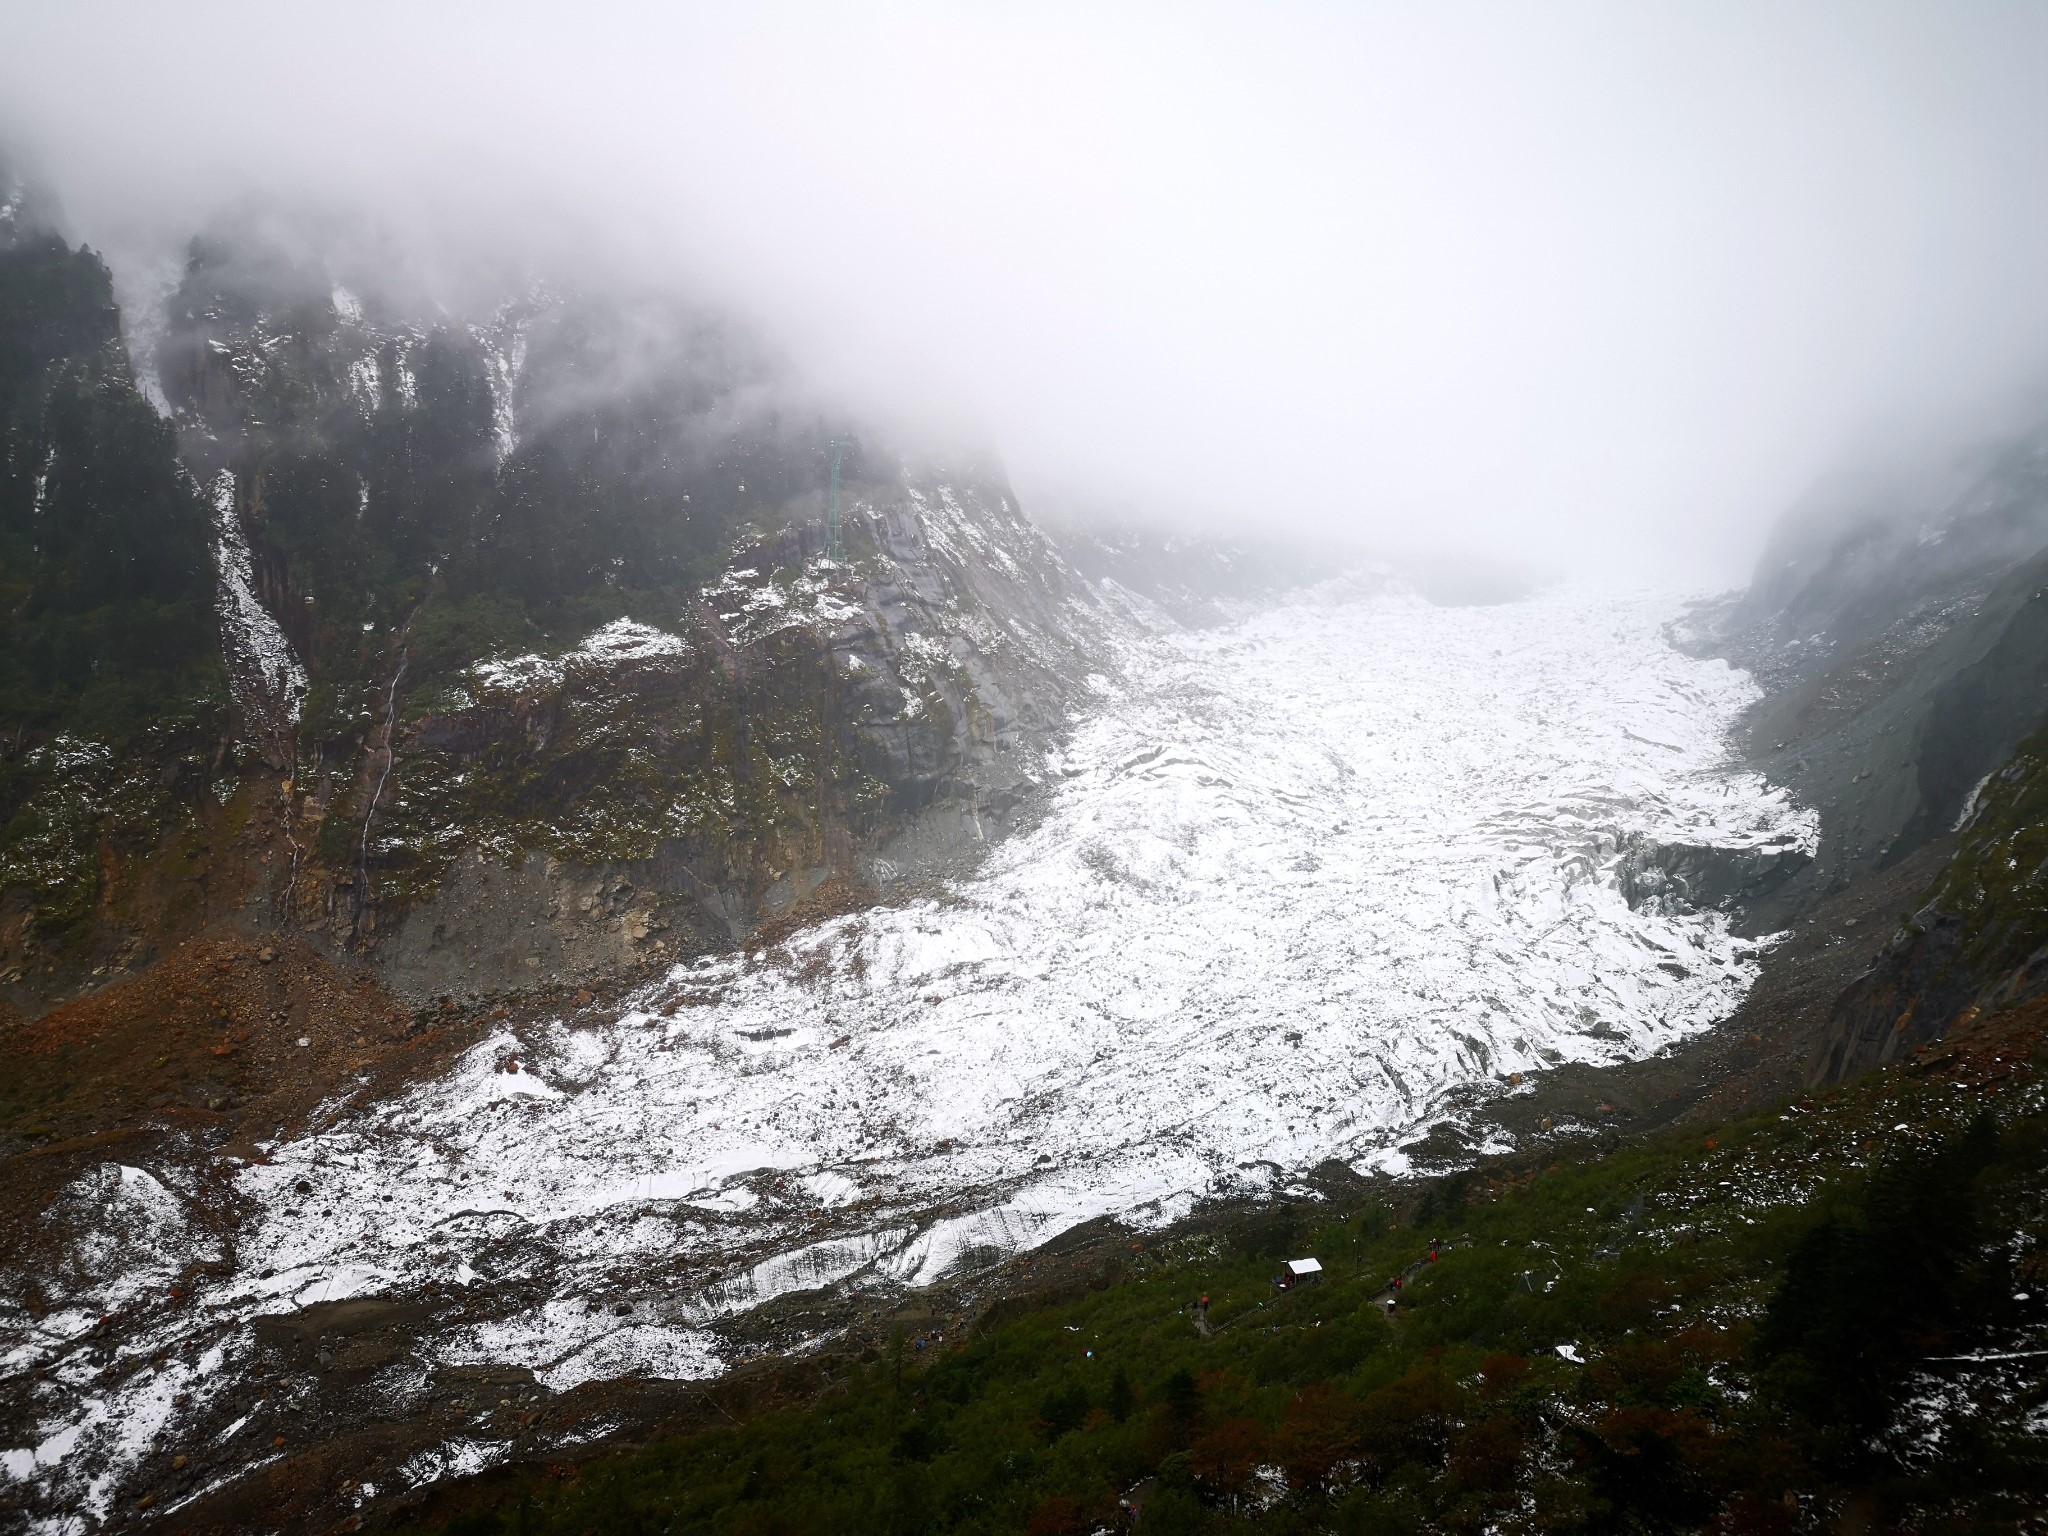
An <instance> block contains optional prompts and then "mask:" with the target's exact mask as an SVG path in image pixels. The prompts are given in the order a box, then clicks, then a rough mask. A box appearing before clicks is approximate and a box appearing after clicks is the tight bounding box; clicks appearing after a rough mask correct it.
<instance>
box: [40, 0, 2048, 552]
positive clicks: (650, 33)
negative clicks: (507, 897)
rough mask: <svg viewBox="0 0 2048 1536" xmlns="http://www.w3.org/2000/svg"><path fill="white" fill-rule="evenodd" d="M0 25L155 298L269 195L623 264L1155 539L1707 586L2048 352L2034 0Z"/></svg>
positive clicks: (121, 265) (430, 288)
mask: <svg viewBox="0 0 2048 1536" xmlns="http://www.w3.org/2000/svg"><path fill="white" fill-rule="evenodd" d="M110 36H117V37H118V38H119V39H120V40H121V41H120V44H119V46H111V47H110V46H108V45H107V42H106V39H107V38H108V37H110ZM7 41H8V43H9V46H8V48H7V49H6V51H5V63H4V65H0V68H4V69H5V70H6V74H5V76H4V78H5V81H6V90H5V92H4V95H5V98H6V101H7V107H6V109H5V110H6V113H7V131H8V136H9V138H10V140H12V141H15V142H17V143H18V144H19V146H20V147H21V149H22V151H23V152H24V153H26V154H30V155H32V156H34V157H35V161H36V163H37V164H40V165H41V166H43V167H44V168H45V170H46V171H47V174H48V179H49V180H50V181H51V182H52V183H53V184H56V185H57V186H58V187H59V189H60V191H61V195H62V197H63V200H64V206H65V207H66V209H67V210H68V212H69V217H70V224H69V233H70V235H71V237H72V238H73V239H74V240H76V239H85V240H87V241H89V242H90V243H91V244H92V245H93V246H94V248H95V249H97V250H101V251H103V252H105V253H107V255H108V257H109V259H110V261H111V262H112V264H113V266H114V268H115V271H116V273H117V276H121V279H122V281H123V282H124V283H126V282H128V281H129V279H128V278H127V277H126V276H125V275H124V274H126V273H127V272H130V271H132V272H133V273H135V274H136V275H135V277H134V279H133V281H134V283H135V284H136V285H137V290H138V293H137V296H138V297H139V296H140V295H141V292H142V290H144V289H148V288H150V286H151V285H152V284H153V283H155V282H157V281H159V280H160V278H161V276H162V274H163V271H164V263H165V262H166V261H167V260H169V261H171V262H173V263H174V264H175V263H176V262H178V261H181V260H182V256H181V255H180V252H181V251H182V244H183V242H184V241H185V240H186V239H187V238H189V236H190V235H191V233H192V232H193V231H194V230H195V229H197V228H199V227H202V226H203V225H204V224H205V223H206V222H207V221H208V220H209V219H210V218H212V217H213V216H214V215H215V214H216V213H217V212H218V211H219V210H221V209H223V208H229V207H234V206H238V205H243V204H246V203H248V202H251V201H253V202H254V203H255V204H256V205H257V206H258V207H259V208H261V207H264V206H275V205H278V204H282V205H284V206H285V207H287V208H288V209H296V210H305V211H309V212H311V213H313V214H317V215H321V216H325V217H329V219H330V224H329V230H328V233H327V234H326V235H325V236H323V237H321V238H320V240H319V241H318V243H319V244H320V245H321V246H322V248H323V250H325V251H326V252H327V253H328V254H330V255H334V254H337V253H341V254H343V255H344V260H343V262H342V263H341V265H343V266H344V267H348V266H359V265H361V264H363V263H368V264H370V265H373V266H380V267H381V268H382V269H384V275H385V276H386V277H390V276H391V269H392V268H394V267H397V266H399V265H400V264H401V258H402V261H403V263H404V264H406V265H407V266H408V267H409V269H410V275H411V277H412V278H413V279H414V280H416V281H418V282H419V283H420V284H421V285H422V286H423V291H425V292H427V293H430V294H431V295H432V296H433V297H435V298H436V299H438V300H439V301H440V302H444V303H448V304H450V305H451V306H453V307H454V308H456V309H458V310H465V312H466V309H467V307H468V306H467V305H466V304H465V303H464V302H463V295H465V294H466V293H468V292H469V290H470V289H471V288H473V287H475V286H478V285H477V284H476V275H477V273H478V272H479V271H480V270H481V271H485V272H489V273H492V274H493V275H496V274H497V273H498V272H501V271H503V270H505V269H511V270H515V271H516V270H519V269H521V268H522V267H523V266H525V265H526V264H528V263H529V262H533V263H537V264H538V265H540V266H541V267H542V268H544V269H548V270H552V271H555V272H558V273H559V272H560V271H561V270H562V269H563V268H564V267H568V266H572V265H574V266H579V267H582V268H584V269H586V270H589V269H591V268H597V269H600V270H602V269H607V268H608V269H609V272H610V274H611V275H613V276H614V277H615V278H620V279H622V280H623V281H624V282H625V285H626V286H627V287H629V288H630V287H632V286H633V285H634V280H635V279H637V280H639V281H640V282H642V283H644V282H646V281H647V280H649V279H653V280H654V281H655V282H656V283H657V285H658V286H661V287H663V288H667V289H671V290H676V289H679V290H681V291H683V292H685V293H688V294H691V295H693V296H694V297H695V298H697V299H698V300H699V301H709V302H712V303H714V304H716V305H719V306H723V307H732V306H737V307H739V308H741V309H743V310H745V311H747V312H749V313H751V314H753V315H754V316H755V317H757V318H758V319H760V320H761V321H762V322H764V323H765V324H766V326H767V328H768V330H769V332H770V333H771V334H772V335H774V336H775V337H776V339H777V341H778V343H779V344H780V345H782V346H784V347H786V348H787V349H788V350H789V351H790V352H791V353H792V355H795V356H797V357H798V358H799V359H800V361H801V363H802V364H803V368H804V371H805V372H806V373H807V374H808V375H809V376H811V377H813V378H814V379H817V380H820V381H822V383H823V384H824V386H825V387H826V388H827V389H828V391H830V392H833V393H835V395H836V396H837V397H838V398H841V399H852V400H857V401H859V402H860V404H861V407H862V409H863V410H865V411H867V412H869V413H879V412H881V411H883V410H885V409H886V410H887V411H888V412H890V413H892V414H893V415H894V416H896V417H900V418H903V419H905V420H907V422H909V423H910V424H914V425H916V426H918V427H919V428H920V429H922V430H926V431H931V432H936V433H940V434H943V435H946V436H948V437H949V438H950V439H951V440H952V441H954V442H955V443H965V444H968V445H971V446H977V447H989V448H993V449H994V450H996V451H998V452H1000V453H1001V454H1002V455H1003V457H1004V459H1005V461H1006V462H1007V463H1008V464H1009V466H1010V468H1011V471H1012V472H1013V473H1014V474H1016V475H1018V476H1019V477H1020V483H1021V484H1022V485H1023V487H1024V488H1025V490H1026V491H1027V493H1029V494H1030V495H1031V496H1032V497H1033V498H1034V499H1038V498H1039V496H1040V493H1041V492H1045V493H1048V494H1051V495H1054V496H1057V497H1060V498H1062V499H1078V500H1082V501H1085V502H1088V503H1091V504H1092V503H1094V502H1099V501H1102V500H1105V499H1108V500H1117V499H1131V500H1136V501H1137V502H1139V503H1140V504H1142V505H1144V506H1146V507H1147V508H1148V509H1150V510H1149V514H1148V515H1152V516H1156V517H1160V518H1163V519H1165V520H1167V521H1170V522H1172V523H1174V524H1176V525H1195V526H1201V527H1205V528H1213V527H1219V526H1220V527H1222V528H1225V529H1229V528H1232V527H1237V528H1243V527H1247V526H1254V525H1255V526H1258V527H1261V528H1266V527H1272V526H1275V525H1284V526H1286V527H1288V528H1290V529H1291V530H1293V531H1295V532H1297V533H1299V534H1303V535H1307V536H1312V537H1318V538H1329V539H1339V540H1342V541H1343V542H1346V543H1351V542H1358V543H1363V544H1366V545H1370V546H1373V547H1382V548H1398V549H1405V548H1407V547H1409V546H1411V545H1415V544H1422V545H1426V546H1428V547H1429V548H1431V549H1435V550H1437V551H1439V552H1445V551H1448V552H1451V553H1458V554H1468V555H1484V556H1487V557H1489V558H1505V559H1508V560H1510V561H1522V562H1534V563H1544V562H1548V563H1549V564H1550V565H1552V566H1561V567H1574V566H1577V567H1587V566H1598V567H1603V568H1620V569H1650V570H1655V571H1658V572H1662V573H1667V574H1670V575H1673V576H1676V577H1679V578H1681V579H1685V578H1690V577H1691V576H1692V575H1693V574H1694V573H1699V572H1705V573H1707V575H1708V579H1709V580H1710V581H1712V582H1714V583H1716V584H1732V583H1733V582H1734V581H1736V580H1738V579H1739V578H1740V577H1741V576H1742V575H1744V574H1746V571H1747V568H1748V566H1749V563H1750V561H1751V560H1752V559H1753V558H1754V554H1755V551H1756V549H1757V548H1758V547H1759V545H1760V544H1761V541H1762V538H1763V535H1764V533H1765V531H1766V530H1767V528H1768V526H1769V525H1770V522H1771V520H1772V519H1773V518H1774V517H1775V516H1776V513H1777V511H1778V509H1779V508H1780V507H1782V506H1783V505H1785V504H1787V503H1788V502H1790V501H1792V500H1793V499H1795V498H1796V497H1797V496H1798V495H1799V494H1800V493H1801V492H1802V491H1803V490H1804V489H1805V487H1806V486H1807V485H1808V484H1809V483H1811V482H1812V481H1814V480H1815V479H1817V478H1819V477H1820V476H1821V475H1823V474H1824V473H1827V472H1830V471H1831V470H1833V469H1834V468H1835V467H1836V466H1837V465H1838V464H1839V463H1840V462H1841V461H1842V460H1843V458H1844V457H1845V456H1852V455H1857V451H1858V449H1859V448H1860V447H1861V446H1862V445H1864V444H1868V443H1886V442H1889V441H1892V440H1895V439H1896V438H1898V437H1899V436H1901V435H1902V434H1921V433H1926V432H1927V431H1928V430H1929V428H1930V424H1936V423H1938V429H1937V431H1936V435H1938V436H1955V437H1960V438H1962V439H1965V440H1967V439H1969V438H1971V437H1973V436H1975V435H1976V434H1977V430H1978V424H1979V422H1981V420H1982V419H1983V416H1984V414H1985V412H1986V411H1987V410H2003V409H2004V405H2005V402H2006V400H2007V399H2008V398H2009V397H2010V395H2011V393H2012V391H2014V390H2015V389H2022V388H2025V387H2028V386H2029V385H2030V384H2038V381H2039V377H2040V374H2039V370H2040V367H2041V360H2042V357H2043V355H2044V345H2048V302H2044V300H2043V299H2042V297H2041V294H2040V291H2039V284H2038V281H2037V277H2036V274H2038V272H2039V271H2040V270H2041V268H2042V265H2043V261H2042V258H2043V256H2044V255H2048V219H2044V215H2043V214H2042V211H2041V209H2040V206H2039V199H2038V197H2037V196H2036V195H2035V192H2034V188H2035V187H2037V186H2038V183H2039V175H2040V169H2041V166H2042V164H2043V159H2044V153H2048V110H2044V108H2043V107H2042V105H2041V101H2040V93H2039V91H2038V89H2037V85H2038V75H2037V66H2038V61H2039V59H2040V57H2041V55H2042V51H2043V46H2044V44H2043V38H2042V21H2041V18H2040V16H2039V13H2038V11H2037V10H2036V9H2035V8H2033V7H2030V6H2024V5H1986V6H1978V7H1973V8H1971V9H1970V11H1969V12H1968V13H1967V15H1966V16H1964V17H1955V16H1948V15H1944V14H1940V13H1939V12H1937V11H1935V10H1932V9H1929V8H1925V7H1918V6H1912V5H1881V6H1878V7H1875V8H1873V7H1870V6H1867V5H1845V6H1819V7H1810V8H1806V9H1805V10H1803V11H1802V13H1801V14H1800V15H1799V16H1798V17H1795V18H1788V17H1785V16H1782V15H1780V14H1778V13H1776V12H1775V11H1774V10H1772V9H1770V8H1745V7H1721V8H1715V9H1714V10H1713V11H1712V12H1711V13H1704V12H1684V13H1672V14H1669V15H1660V16H1650V15H1644V14H1635V13H1631V12H1629V11H1628V10H1626V9H1625V8H1603V7H1598V6H1590V7H1584V8H1578V9H1574V10H1573V11H1572V12H1571V13H1570V14H1569V15H1566V16H1561V17H1557V18H1554V19H1544V18H1538V17H1534V16H1522V15H1517V14H1514V13H1513V11H1512V9H1511V8H1510V9H1507V10H1500V9H1488V8H1484V7H1479V8H1472V9H1469V10H1454V11H1451V12H1445V13H1441V14H1439V15H1436V16H1433V17H1428V18H1418V17H1415V16H1412V15H1409V14H1407V13H1405V12H1401V11H1398V10H1387V9H1371V8H1368V9H1364V10H1361V11H1358V12H1356V13H1354V14H1349V15H1346V16H1342V17H1337V16H1331V15H1328V14H1326V13H1323V12H1320V11H1317V10H1314V9H1306V10H1289V9H1282V10H1281V11H1278V12H1276V13H1272V14H1268V15H1262V16H1260V17H1257V18H1251V17H1247V16H1242V15H1238V14H1234V13H1232V12H1231V11H1229V10H1227V9H1222V8H1214V7H1194V8H1186V7H1174V8H1171V9H1157V8H1148V7H1143V6H1139V7H1131V8H1126V9H1122V10H1120V11H1119V12H1118V13H1117V14H1116V15H1114V16H1112V17H1084V16H1083V15H1082V13H1080V12H1078V11H1074V10H1069V9H1063V8H1059V7H1051V8H1040V9H1038V10H1036V11H1034V12H1033V13H1032V14H1031V15H1029V16H1024V15H1018V16H1008V17H994V16H977V17H968V16H958V15H946V14H943V13H940V12H935V11H933V10H931V9H928V8H923V7H917V6H907V7H883V8H877V9H870V10H865V11H863V12H862V13H861V14H858V15H852V14H843V13H839V12H836V11H834V10H833V9H831V8H819V7H809V6H802V5H793V6H788V7H782V8H768V9H764V10H760V11H756V12H752V13H750V14H749V15H747V16H737V15H724V16H721V15H715V14H712V13H708V12H704V11H689V10H685V11H664V10H659V9H655V10H650V9H646V8H641V7H636V6H614V7H602V8H600V9H599V10H598V11H597V12H596V13H593V15H592V16H590V17H588V18H583V17H579V18H576V19H575V20H573V21H572V20H571V19H569V18H567V17H564V16H560V15H557V14H553V13H551V12H549V11H548V10H546V9H517V10H515V11H513V12H511V13H508V14H505V15H500V16H496V17H492V18H489V19H488V20H486V19H484V18H480V17H477V16H475V15H473V14H471V13H469V12H467V11H462V10H454V11H447V12H442V13H436V14H431V15H421V14H418V13H417V11H416V10H414V9H412V8H405V7H390V6H382V5H370V6H366V7H358V8H354V9H353V10H352V11H351V13H350V15H349V17H348V19H347V21H346V22H345V23H331V22H330V21H329V20H328V19H326V18H322V19H319V20H315V19H314V18H313V17H312V16H310V15H308V16H288V15H285V14H283V13H279V12H276V11H274V10H271V9H268V8H250V7H242V6H236V5H217V6H209V5H202V6H192V7H178V8H167V9H163V10H154V9H145V10H141V11H138V10H136V9H134V8H131V7H125V6H120V5H111V6H108V7H106V8H104V9H99V8H95V7H92V6H61V7H38V6H28V7H23V8H19V9H17V10H16V11H15V12H14V14H13V16H12V18H11V20H10V23H9V31H8V38H7ZM230 79H231V80H232V81H233V82H234V85H233V88H232V89H231V90H229V89H226V88H225V87H224V86H222V85H221V84H219V82H224V81H227V80H230ZM201 81H204V82H210V83H208V84H205V85H199V84H195V83H194V82H201ZM343 228H346V229H347V230H348V231H349V233H348V234H347V235H346V236H345V237H339V238H337V233H336V232H337V231H338V230H339V229H343ZM337 275H338V276H339V277H340V279H341V280H342V281H344V282H346V283H348V284H350V285H351V286H361V285H362V283H363V281H364V279H363V274H362V273H361V272H360V271H355V272H351V271H348V270H343V271H340V272H338V273H337ZM481 286H482V287H484V288H486V289H488V288H490V287H491V286H492V284H491V282H490V281H488V280H487V281H485V282H484V283H483V284H482V285H481ZM499 286H500V287H502V286H505V285H503V284H500V285H499ZM131 307H140V306H139V305H131ZM892 425H895V423H893V422H892Z"/></svg>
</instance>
